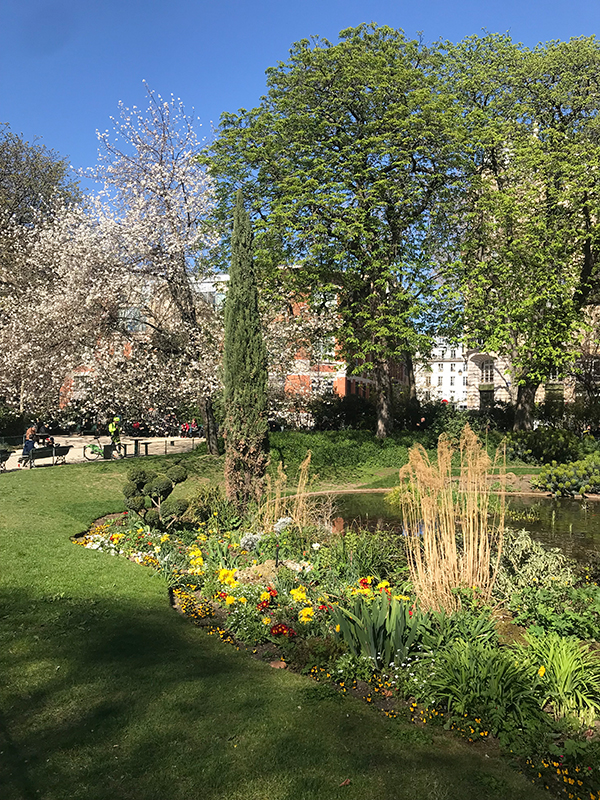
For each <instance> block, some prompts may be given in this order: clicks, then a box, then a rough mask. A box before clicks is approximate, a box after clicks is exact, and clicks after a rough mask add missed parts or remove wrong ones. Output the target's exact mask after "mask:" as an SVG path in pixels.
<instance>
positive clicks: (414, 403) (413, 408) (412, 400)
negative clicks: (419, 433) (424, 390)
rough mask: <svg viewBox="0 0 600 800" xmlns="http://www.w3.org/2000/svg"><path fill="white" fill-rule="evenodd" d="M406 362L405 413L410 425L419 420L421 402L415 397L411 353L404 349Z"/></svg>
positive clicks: (415, 384) (413, 368) (415, 386)
mask: <svg viewBox="0 0 600 800" xmlns="http://www.w3.org/2000/svg"><path fill="white" fill-rule="evenodd" d="M404 362H405V364H406V377H407V378H408V398H407V403H406V415H407V417H408V421H409V423H410V424H411V425H416V424H417V423H419V422H420V420H421V403H420V402H419V398H418V397H417V382H416V380H415V367H414V364H413V360H412V355H411V353H410V352H409V351H408V350H406V351H405V353H404Z"/></svg>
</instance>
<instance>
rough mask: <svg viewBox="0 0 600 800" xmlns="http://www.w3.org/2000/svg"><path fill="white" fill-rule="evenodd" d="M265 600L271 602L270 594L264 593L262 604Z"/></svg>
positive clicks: (261, 598)
mask: <svg viewBox="0 0 600 800" xmlns="http://www.w3.org/2000/svg"><path fill="white" fill-rule="evenodd" d="M265 600H269V601H270V600H271V595H270V594H269V592H263V593H262V594H261V596H260V602H261V603H263V602H264V601H265Z"/></svg>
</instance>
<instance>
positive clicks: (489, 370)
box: [481, 359, 494, 383]
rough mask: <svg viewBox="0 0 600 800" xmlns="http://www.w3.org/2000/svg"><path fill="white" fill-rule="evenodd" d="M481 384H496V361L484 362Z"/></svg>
mask: <svg viewBox="0 0 600 800" xmlns="http://www.w3.org/2000/svg"><path fill="white" fill-rule="evenodd" d="M481 382H482V383H493V382H494V361H493V359H490V360H489V361H482V362H481Z"/></svg>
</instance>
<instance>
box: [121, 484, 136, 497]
mask: <svg viewBox="0 0 600 800" xmlns="http://www.w3.org/2000/svg"><path fill="white" fill-rule="evenodd" d="M123 494H124V495H125V497H126V498H130V497H133V496H134V495H136V494H139V492H138V487H137V485H136V484H135V483H132V482H131V481H127V483H126V484H125V486H124V487H123Z"/></svg>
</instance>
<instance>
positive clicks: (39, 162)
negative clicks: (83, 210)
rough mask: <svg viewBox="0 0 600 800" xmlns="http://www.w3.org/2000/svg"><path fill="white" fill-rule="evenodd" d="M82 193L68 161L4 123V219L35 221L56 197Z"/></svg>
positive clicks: (0, 127)
mask: <svg viewBox="0 0 600 800" xmlns="http://www.w3.org/2000/svg"><path fill="white" fill-rule="evenodd" d="M79 197H80V191H79V186H78V184H77V181H76V180H75V179H74V178H73V177H72V175H71V168H70V166H69V163H68V161H67V160H66V159H65V158H63V157H61V156H59V155H58V153H56V152H55V151H54V150H49V149H48V148H47V147H45V146H44V145H42V144H40V143H39V142H36V141H34V142H27V141H25V140H24V139H23V137H22V136H19V135H18V134H16V133H13V132H12V131H11V130H10V127H9V125H8V124H6V123H3V124H0V223H1V224H4V225H5V224H7V223H16V224H18V225H27V224H31V223H32V222H33V221H34V219H35V215H36V212H40V211H42V212H43V211H48V210H49V209H50V208H51V203H52V200H54V199H56V198H58V199H60V200H62V201H67V202H68V201H73V200H77V199H79Z"/></svg>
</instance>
